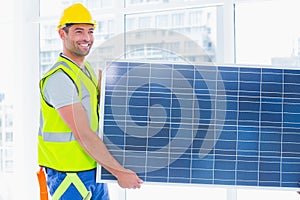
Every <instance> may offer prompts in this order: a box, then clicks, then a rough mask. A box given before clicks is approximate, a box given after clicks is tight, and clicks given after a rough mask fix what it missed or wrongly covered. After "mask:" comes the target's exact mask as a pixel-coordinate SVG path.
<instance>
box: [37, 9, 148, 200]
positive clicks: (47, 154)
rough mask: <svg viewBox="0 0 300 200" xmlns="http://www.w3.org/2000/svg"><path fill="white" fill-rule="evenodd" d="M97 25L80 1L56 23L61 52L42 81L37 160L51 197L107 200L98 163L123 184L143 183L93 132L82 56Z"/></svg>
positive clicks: (93, 98)
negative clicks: (123, 165) (45, 178)
mask: <svg viewBox="0 0 300 200" xmlns="http://www.w3.org/2000/svg"><path fill="white" fill-rule="evenodd" d="M95 27H96V21H94V20H93V19H92V17H91V14H90V12H89V11H88V10H87V9H86V8H85V7H84V6H83V5H82V4H80V3H76V4H73V5H71V6H69V7H68V8H66V9H65V10H64V12H63V14H62V16H61V19H60V21H59V24H58V26H57V28H58V33H59V36H60V38H61V40H62V44H63V51H62V53H61V54H60V55H59V57H58V59H57V61H56V63H55V64H54V65H53V67H52V68H51V69H50V70H49V71H48V72H47V73H45V75H44V76H43V77H42V79H41V80H40V94H41V119H40V130H39V135H38V163H39V165H40V166H42V167H43V168H44V169H45V171H46V174H47V186H48V188H49V192H50V194H51V196H52V199H53V200H56V199H57V200H58V199H62V200H63V199H67V200H70V199H72V200H77V199H78V200H79V199H97V200H107V199H109V195H108V189H107V185H106V184H104V183H96V166H97V163H99V164H100V165H101V166H103V167H104V168H105V169H107V170H108V171H109V172H110V173H112V174H113V175H114V176H115V177H116V179H117V181H118V184H119V185H120V187H122V188H140V186H141V183H142V180H141V179H140V178H139V177H138V176H137V175H136V173H134V172H133V171H131V170H129V169H125V168H124V167H122V166H121V165H120V164H119V163H118V162H117V161H116V160H115V159H114V158H113V156H112V155H111V154H110V153H109V151H108V150H107V148H106V146H105V144H104V143H103V141H102V140H101V139H100V138H99V137H98V135H97V131H98V94H99V91H98V88H97V84H98V81H97V79H96V77H95V75H94V73H93V70H92V69H91V67H90V65H89V64H88V62H87V61H86V60H85V56H87V55H88V53H89V51H90V49H91V47H92V45H93V41H94V36H93V32H94V29H95Z"/></svg>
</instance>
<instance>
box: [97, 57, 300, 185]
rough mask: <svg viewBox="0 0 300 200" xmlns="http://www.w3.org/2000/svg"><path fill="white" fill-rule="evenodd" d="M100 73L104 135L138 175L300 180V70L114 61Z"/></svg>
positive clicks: (180, 179) (230, 181) (200, 180)
mask: <svg viewBox="0 0 300 200" xmlns="http://www.w3.org/2000/svg"><path fill="white" fill-rule="evenodd" d="M104 75H105V78H104V79H103V81H104V84H102V85H103V98H102V103H103V104H102V110H103V112H101V113H103V115H102V116H101V122H100V126H101V127H103V129H102V130H103V132H104V135H103V136H102V137H103V140H104V142H105V143H106V145H107V146H108V149H109V150H110V151H111V153H112V154H113V155H114V156H115V157H116V159H117V160H118V161H119V162H120V163H121V164H122V165H124V166H125V167H128V168H130V169H132V170H134V171H136V172H137V173H138V175H139V176H140V177H141V178H142V179H143V180H144V181H146V182H160V183H187V184H217V185H219V184H221V185H246V186H272V187H298V181H299V180H300V167H299V166H300V100H299V97H300V89H299V88H300V71H299V70H291V69H275V68H263V67H261V68H260V67H252V66H247V67H246V66H200V65H199V66H194V65H186V64H185V65H183V64H170V63H166V64H163V63H139V62H126V61H123V62H122V61H118V62H112V63H110V64H109V65H108V66H107V68H106V69H105V71H104ZM99 169H100V168H99ZM98 179H99V180H100V179H101V180H114V177H113V176H112V175H110V174H109V172H107V171H106V170H105V169H103V168H101V170H99V174H98Z"/></svg>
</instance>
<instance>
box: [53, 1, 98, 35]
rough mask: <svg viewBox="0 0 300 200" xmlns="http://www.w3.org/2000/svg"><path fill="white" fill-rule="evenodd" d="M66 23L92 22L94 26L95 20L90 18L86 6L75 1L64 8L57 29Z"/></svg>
mask: <svg viewBox="0 0 300 200" xmlns="http://www.w3.org/2000/svg"><path fill="white" fill-rule="evenodd" d="M66 24H92V25H94V27H96V25H97V22H96V21H95V20H93V19H92V15H91V13H90V12H89V10H88V9H87V8H86V7H84V6H83V5H82V4H81V3H75V4H73V5H71V6H69V7H67V8H66V9H65V10H64V12H63V14H62V16H61V18H60V21H59V23H58V25H57V29H59V28H61V27H63V26H65V25H66Z"/></svg>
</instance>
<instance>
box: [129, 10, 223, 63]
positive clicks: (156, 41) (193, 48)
mask: <svg viewBox="0 0 300 200" xmlns="http://www.w3.org/2000/svg"><path fill="white" fill-rule="evenodd" d="M217 11H218V6H213V7H204V8H190V9H180V10H168V11H163V12H151V13H150V12H149V13H140V14H128V15H126V17H125V24H126V27H125V30H126V31H127V32H126V42H127V43H126V52H127V54H126V56H127V57H126V58H130V59H135V60H137V59H144V60H145V59H150V60H171V61H180V60H181V59H184V60H188V61H191V62H215V61H216V48H217V47H216V46H217V45H216V42H217V41H216V35H217V33H216V31H217ZM137 22H138V23H137ZM144 28H151V29H152V31H149V30H148V31H147V30H143V29H144ZM131 31H132V32H131ZM197 48H198V49H199V51H197ZM200 49H201V50H200ZM183 52H184V53H183ZM174 54H177V55H174Z"/></svg>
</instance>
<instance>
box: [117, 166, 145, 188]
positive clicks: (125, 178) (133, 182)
mask: <svg viewBox="0 0 300 200" xmlns="http://www.w3.org/2000/svg"><path fill="white" fill-rule="evenodd" d="M116 177H117V179H118V184H119V185H120V187H122V188H128V189H136V188H140V187H141V184H142V183H143V180H142V179H140V178H139V177H138V176H137V175H136V173H134V172H133V171H131V170H129V169H126V170H125V171H120V172H118V175H117V176H116Z"/></svg>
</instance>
